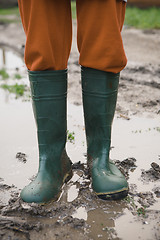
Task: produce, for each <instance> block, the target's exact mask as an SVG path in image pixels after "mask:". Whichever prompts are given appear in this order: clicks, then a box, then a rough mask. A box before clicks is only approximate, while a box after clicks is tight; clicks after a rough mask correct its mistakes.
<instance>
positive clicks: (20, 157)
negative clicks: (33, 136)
mask: <svg viewBox="0 0 160 240" xmlns="http://www.w3.org/2000/svg"><path fill="white" fill-rule="evenodd" d="M16 158H17V159H18V161H20V162H22V163H26V162H27V155H26V154H25V153H22V152H18V153H17V154H16Z"/></svg>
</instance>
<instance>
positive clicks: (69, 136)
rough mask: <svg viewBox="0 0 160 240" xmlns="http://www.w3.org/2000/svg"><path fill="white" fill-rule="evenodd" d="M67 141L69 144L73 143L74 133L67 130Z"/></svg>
mask: <svg viewBox="0 0 160 240" xmlns="http://www.w3.org/2000/svg"><path fill="white" fill-rule="evenodd" d="M67 140H68V141H69V142H71V143H75V133H74V132H69V130H67Z"/></svg>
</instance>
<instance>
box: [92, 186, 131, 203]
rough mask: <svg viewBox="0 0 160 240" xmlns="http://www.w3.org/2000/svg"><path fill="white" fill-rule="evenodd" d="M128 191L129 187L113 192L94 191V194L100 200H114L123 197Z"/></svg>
mask: <svg viewBox="0 0 160 240" xmlns="http://www.w3.org/2000/svg"><path fill="white" fill-rule="evenodd" d="M128 191H129V189H128V188H127V189H124V190H122V191H119V192H115V193H114V192H113V193H96V195H97V196H98V197H99V198H100V199H102V200H108V201H111V200H114V201H115V200H121V199H123V198H125V197H126V196H127V195H128Z"/></svg>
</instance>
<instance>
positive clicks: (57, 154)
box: [20, 70, 72, 203]
mask: <svg viewBox="0 0 160 240" xmlns="http://www.w3.org/2000/svg"><path fill="white" fill-rule="evenodd" d="M29 80H30V85H31V94H32V104H33V111H34V116H35V120H36V125H37V135H38V145H39V170H38V174H37V176H36V178H35V180H33V181H32V182H31V183H30V184H29V185H28V186H26V187H25V188H24V189H23V190H22V192H21V195H20V196H21V198H22V199H23V200H24V201H25V202H35V203H45V202H48V201H50V200H52V199H53V200H56V199H57V198H58V196H59V194H60V192H61V187H62V185H63V183H64V182H65V181H66V180H69V179H70V178H71V177H72V168H71V161H70V160H69V158H68V156H67V154H66V151H65V143H66V130H67V121H66V97H67V70H58V71H29Z"/></svg>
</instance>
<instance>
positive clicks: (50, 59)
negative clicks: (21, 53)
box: [18, 0, 72, 71]
mask: <svg viewBox="0 0 160 240" xmlns="http://www.w3.org/2000/svg"><path fill="white" fill-rule="evenodd" d="M18 2H19V9H20V14H21V19H22V24H23V27H24V31H25V34H26V46H25V62H26V65H27V68H28V69H29V70H31V71H39V70H40V71H42V70H63V69H66V68H67V61H68V57H69V53H70V49H71V39H72V19H71V6H70V0H61V1H57V0H45V1H42V0H34V1H32V0H27V1H25V0H18Z"/></svg>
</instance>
